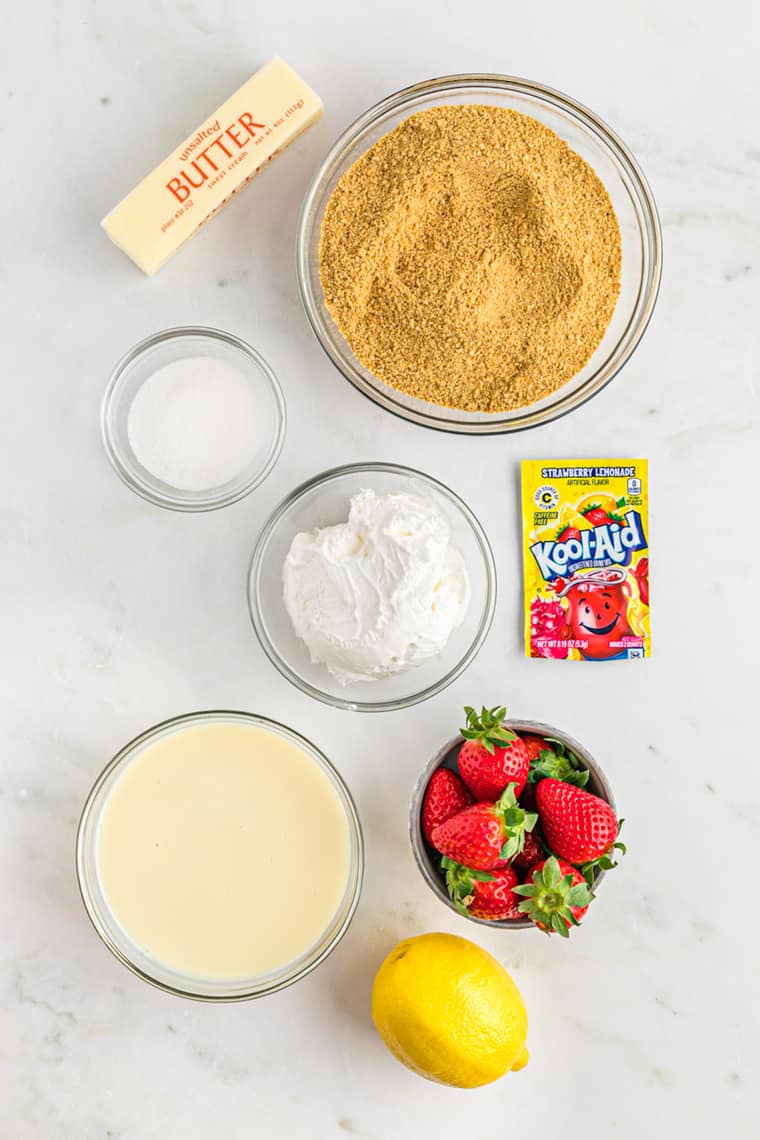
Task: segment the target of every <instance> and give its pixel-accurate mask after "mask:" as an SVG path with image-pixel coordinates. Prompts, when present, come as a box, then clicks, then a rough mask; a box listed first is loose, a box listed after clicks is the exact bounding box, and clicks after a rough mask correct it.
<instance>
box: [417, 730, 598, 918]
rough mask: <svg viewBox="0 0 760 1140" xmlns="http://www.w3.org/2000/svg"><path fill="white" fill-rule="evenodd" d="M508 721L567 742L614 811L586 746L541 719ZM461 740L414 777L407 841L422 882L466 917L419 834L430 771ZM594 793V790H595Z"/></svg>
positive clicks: (441, 750)
mask: <svg viewBox="0 0 760 1140" xmlns="http://www.w3.org/2000/svg"><path fill="white" fill-rule="evenodd" d="M508 723H509V725H510V727H511V728H514V729H515V730H516V731H517V732H527V733H534V734H535V735H537V736H554V737H556V738H557V739H558V740H561V741H562V742H563V744H566V745H567V746H568V747H569V748H571V749H572V751H573V752H574V753H575V754H576V755H577V756H579V757H580V759H581V760H582V761H583V763H584V764H586V765H587V766H588V769H589V771H590V772H591V775H592V776H593V778H594V780H595V781H596V783H597V785H598V787H599V791H600V794H601V798H602V799H604V800H606V801H607V803H608V804H609V805H610V807H611V808H612V810H613V811H615V812H616V807H615V797H614V795H613V791H612V787H611V785H610V782H609V780H608V779H607V776H606V774H605V772H604V771H603V769H602V768H601V767H600V765H599V763H598V762H597V760H596V759H595V758H594V757H593V756H592V755H591V753H590V752H589V750H588V748H586V746H585V745H584V744H581V743H580V741H578V740H576V739H575V738H574V737H573V736H571V735H570V734H569V733H568V732H565V730H564V729H560V728H556V727H555V726H554V725H551V724H545V723H544V722H543V721H538V720H523V719H522V718H520V717H514V716H510V717H508ZM463 743H464V740H463V738H462V736H461V735H459V734H457V735H456V736H454V737H452V738H451V740H449V741H448V742H447V743H446V744H444V745H443V746H442V747H441V748H439V749H438V751H437V752H436V753H435V755H434V756H433V757H432V758H431V759H430V760H429V761H428V762H427V764H426V765H425V767H424V768H423V769H422V771H421V772H420V774H419V776H418V777H417V781H416V783H415V785H414V790H413V791H412V798H411V801H410V803H409V840H410V844H411V848H412V854H413V856H414V861H415V863H416V864H417V870H418V871H419V872H420V874H421V875H422V878H423V879H424V880H425V883H426V884H427V886H428V887H429V888H430V890H431V891H432V892H433V894H434V895H435V896H436V898H438V899H440V901H441V902H442V903H445V905H446V906H447V907H448V908H449V910H451V911H453V913H454V914H456V915H458V916H459V917H460V918H465V916H464V915H463V914H461V912H460V911H458V910H457V908H456V906H455V905H454V903H453V901H452V900H451V899H450V898H449V896H448V894H447V893H446V891H445V890H444V888H443V884H442V883H441V881H440V878H439V877H438V876H437V875H434V874H433V872H432V871H431V869H430V861H431V856H430V855H429V853H428V845H427V843H426V842H425V839H424V837H423V835H422V823H421V817H422V804H423V801H424V798H425V791H426V789H427V786H428V783H429V781H430V778H431V776H432V775H433V772H435V770H436V769H437V768H439V767H440V765H441V764H442V763H443V762H444V760H445V759H446V757H447V756H448V755H449V753H450V752H451V751H452V749H454V748H456V747H457V745H461V744H463ZM595 794H596V793H595ZM606 873H607V872H606V871H604V870H600V871H599V872H598V874H597V876H596V878H595V880H594V889H596V888H597V887H598V886H599V884H600V883H601V882H602V880H603V879H604V877H605V875H606ZM466 921H467V922H477V923H478V924H479V925H480V926H486V927H490V928H491V929H492V930H531V929H532V930H537V929H538V927H537V926H536V924H535V923H534V922H533V921H532V920H531V919H530V918H512V919H498V920H496V921H494V920H493V919H487V918H477V917H476V916H475V915H472V914H468V915H467V916H466Z"/></svg>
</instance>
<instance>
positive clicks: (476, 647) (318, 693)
mask: <svg viewBox="0 0 760 1140" xmlns="http://www.w3.org/2000/svg"><path fill="white" fill-rule="evenodd" d="M371 471H380V472H383V473H385V474H392V475H402V476H404V477H405V478H410V479H420V480H422V482H423V483H429V484H432V486H433V487H434V488H435V489H436V490H437V491H438V492H439V493H440V494H442V495H443V498H444V499H447V500H448V501H449V502H451V503H453V504H454V506H455V507H457V508H458V509H459V511H460V513H461V514H462V515H463V516H464V518H465V521H466V522H467V524H468V525H469V527H470V529H471V531H472V533H473V535H474V536H475V540H476V542H477V545H478V549H479V551H480V553H481V556H482V558H483V565H484V567H485V578H486V593H485V599H484V603H483V611H482V613H481V616H480V620H479V622H478V627H477V630H476V632H475V636H474V637H473V640H472V642H471V643H470V645H469V647H468V649H467V651H466V652H465V653H464V654H463V655H462V657H461V658H460V659H459V661H458V662H457V663H456V665H454V666H453V667H452V668H451V669H450V670H449V671H448V672H447V673H445V674H444V676H443V677H441V678H439V680H438V681H436V682H435V683H434V684H431V685H428V686H426V687H425V688H424V689H420V690H419V691H418V692H415V693H412V694H410V695H409V696H407V697H399V698H393V699H389V700H385V701H361V700H350V699H341V698H340V697H338V696H335V695H333V694H331V693H326V692H325V691H324V690H323V689H319V688H317V687H316V686H315V685H312V684H310V682H308V681H306V680H304V678H302V677H300V676H299V675H298V673H296V672H295V670H293V669H291V667H290V666H289V665H288V664H287V663H286V662H285V661H283V659H282V657H281V656H280V654H279V653H278V652H277V650H276V648H275V647H274V645H273V644H272V642H271V639H270V638H269V636H268V635H267V633H266V632H265V630H264V628H263V625H262V623H261V621H260V620H259V617H258V605H257V604H256V603H257V599H258V595H259V590H258V576H259V572H260V569H261V559H262V556H263V553H264V548H265V546H266V544H267V542H268V540H269V538H270V537H271V535H272V533H273V531H274V530H275V528H276V527H277V525H278V524H279V523H280V522H281V521H282V518H283V516H284V515H285V514H286V513H287V511H288V510H289V509H290V507H292V506H293V504H294V503H296V502H297V501H298V500H299V499H300V498H302V497H303V496H304V495H306V494H308V492H310V491H313V490H314V489H315V488H316V487H319V486H321V485H322V484H323V483H327V482H329V481H331V480H333V479H336V478H339V477H341V476H343V475H354V474H359V473H363V472H371ZM496 594H497V573H496V562H495V559H494V556H493V551H492V549H491V544H490V542H489V540H488V535H487V534H486V532H485V529H484V528H483V526H482V524H481V523H480V521H479V520H478V518H477V516H476V515H475V513H474V512H473V511H472V510H471V509H470V507H468V505H467V503H465V501H464V500H463V499H462V498H460V496H459V495H458V494H457V493H456V491H452V490H451V488H450V487H447V486H446V484H445V483H442V482H441V481H440V480H439V479H436V478H435V477H434V476H433V475H428V474H427V473H426V472H424V471H418V470H417V469H416V468H414V467H406V466H404V465H403V464H400V463H383V462H381V461H367V462H362V463H346V464H343V465H341V466H338V467H330V468H328V469H327V470H326V471H321V472H319V473H318V474H317V475H314V476H312V478H310V479H306V480H305V481H304V482H303V483H300V484H299V485H298V486H297V487H295V488H294V489H293V490H292V491H291V492H290V493H289V494H288V495H286V496H285V498H284V499H283V500H282V501H281V502H280V503H278V505H277V506H276V507H275V508H274V510H273V511H272V512H271V514H270V515H269V517H268V519H267V520H266V522H265V523H264V525H263V527H262V528H261V530H260V531H259V534H258V537H257V539H256V544H255V546H254V549H253V554H252V556H251V562H250V566H249V570H248V580H247V596H248V613H249V615H250V618H251V623H252V625H253V628H254V632H255V633H256V637H257V638H258V641H259V644H260V645H261V648H262V649H263V650H264V652H265V654H266V655H267V657H268V658H269V660H270V661H271V662H272V664H273V665H274V666H275V668H276V669H278V670H279V672H280V673H281V675H282V676H283V677H285V679H286V680H288V681H290V683H291V684H292V685H295V687H296V688H297V689H300V690H301V692H302V693H306V694H307V696H310V697H313V698H314V699H315V700H318V701H322V702H323V704H327V705H331V706H332V707H333V708H338V709H344V710H346V711H348V712H372V713H375V712H396V711H398V710H399V709H404V708H410V707H411V706H413V705H416V704H421V703H422V702H423V701H426V700H428V699H429V698H430V697H433V696H435V695H436V694H437V693H440V692H442V691H443V690H444V689H446V688H448V686H449V685H450V684H451V683H452V682H453V681H455V680H456V678H457V677H459V676H460V675H461V674H462V673H463V672H464V671H465V669H467V668H468V667H469V665H470V664H471V663H472V662H473V661H474V660H475V658H476V657H477V655H478V653H479V652H480V650H481V648H482V646H483V643H484V642H485V640H486V637H487V636H488V632H489V630H490V628H491V624H492V622H493V617H494V612H495V609H496Z"/></svg>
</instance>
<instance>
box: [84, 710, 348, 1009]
mask: <svg viewBox="0 0 760 1140" xmlns="http://www.w3.org/2000/svg"><path fill="white" fill-rule="evenodd" d="M220 720H221V721H231V722H240V721H243V722H244V723H247V724H251V725H254V726H256V727H263V728H268V729H270V730H273V731H274V732H275V733H277V734H279V735H282V736H284V737H285V738H286V739H289V740H292V741H293V743H295V744H296V745H298V746H299V747H301V748H303V749H304V751H305V752H306V753H307V755H309V756H310V758H312V759H314V761H315V763H317V764H318V765H319V766H320V767H321V768H322V770H323V771H324V772H325V774H326V775H327V777H328V779H329V780H330V781H331V783H332V784H333V786H335V787H336V788H337V790H338V792H339V798H340V799H341V806H342V807H343V808H344V810H345V815H346V822H347V824H348V828H349V833H350V834H351V836H352V837H353V845H354V847H355V856H354V857H352V860H351V863H350V877H349V884H350V881H351V878H353V879H354V880H355V883H354V888H353V892H352V894H351V897H350V901H349V902H348V905H347V906H346V908H345V913H343V915H342V917H341V918H340V921H339V922H338V924H337V925H336V927H335V931H334V933H333V935H332V937H331V938H330V939H329V940H328V941H326V942H325V943H324V945H321V946H320V943H319V942H317V943H316V944H315V946H318V947H320V948H319V951H318V953H315V955H314V957H313V958H310V959H309V960H308V961H306V962H305V963H304V964H303V966H302V967H301V968H300V969H298V970H296V971H295V972H294V973H292V974H287V975H285V976H283V977H281V978H279V979H277V978H275V979H272V980H270V981H269V982H267V983H266V984H265V985H263V986H260V987H252V988H249V989H245V990H236V991H235V992H230V993H224V992H222V993H205V994H204V993H201V992H198V991H190V990H185V989H182V987H181V986H173V985H171V984H169V983H168V982H164V981H161V980H160V979H159V978H155V977H153V976H152V975H151V974H150V973H148V972H147V970H144V969H142V968H141V967H140V966H138V965H137V963H136V962H133V961H132V960H131V959H130V958H129V957H128V956H127V954H126V953H125V952H124V951H123V950H122V949H121V948H120V947H119V946H117V945H116V943H115V942H114V941H113V939H112V938H111V936H110V933H109V931H108V930H107V929H106V928H105V927H104V925H103V923H102V922H101V920H100V917H99V915H98V913H97V911H96V909H95V907H94V906H93V905H92V900H91V897H90V892H89V889H88V887H87V885H86V883H87V874H86V872H85V858H86V853H87V850H89V849H90V844H91V843H92V842H94V838H95V833H94V832H93V835H92V838H91V840H90V844H88V845H87V848H86V836H85V831H86V828H87V825H88V823H89V822H90V816H91V814H92V812H93V811H94V809H95V804H96V801H97V799H98V796H99V794H100V792H101V790H102V789H103V787H104V785H105V784H106V783H107V781H108V779H109V778H110V777H111V776H112V775H113V773H114V772H116V771H117V770H118V769H119V768H120V767H122V766H123V765H124V764H125V763H126V762H127V761H128V760H129V759H130V757H131V756H132V755H133V754H134V753H135V751H136V750H137V749H139V748H141V747H142V745H144V744H146V743H147V742H149V741H150V740H151V739H152V738H154V737H156V736H159V735H160V734H161V733H163V732H164V731H165V730H166V729H172V730H175V729H178V728H182V727H185V726H187V725H190V724H208V723H214V722H218V721H220ZM101 810H102V809H101ZM75 850H76V876H77V885H78V887H79V894H80V897H81V900H82V904H83V906H84V909H85V912H86V914H87V917H88V919H89V920H90V923H91V924H92V926H93V928H94V930H95V932H96V934H97V935H98V937H99V938H100V940H101V942H103V944H104V945H105V946H106V948H107V949H108V950H109V951H110V952H111V953H112V954H113V955H114V957H115V958H116V959H117V960H118V961H119V962H121V964H122V965H123V966H126V967H127V969H128V970H129V971H130V972H131V973H132V974H135V975H136V977H138V978H140V979H142V981H144V982H148V983H149V984H150V985H152V986H155V987H156V988H157V989H159V990H163V991H164V993H169V994H173V995H174V996H176V997H183V998H189V999H190V1000H192V1001H201V1002H237V1001H248V1000H251V999H254V998H259V997H266V996H267V995H268V994H272V993H276V992H277V991H278V990H282V989H286V988H287V987H288V986H290V985H293V984H294V983H295V982H298V981H300V980H301V978H304V977H306V975H307V974H310V973H311V972H312V970H315V969H316V968H317V966H319V965H320V964H321V963H322V962H323V961H324V960H325V958H327V957H328V956H329V955H330V954H331V953H332V951H333V950H334V949H335V947H336V946H337V945H338V943H339V942H340V941H341V939H342V938H343V936H344V934H345V933H346V931H347V930H348V928H349V926H350V925H351V921H352V919H353V917H354V914H355V913H356V908H357V907H358V905H359V900H360V898H361V893H362V886H363V883H364V866H365V856H364V833H363V831H362V825H361V820H360V818H359V813H358V811H357V808H356V803H355V801H354V798H353V796H352V794H351V791H350V789H349V787H348V785H347V783H346V781H345V780H344V779H343V776H342V775H341V773H340V772H339V771H338V769H337V768H336V767H335V765H334V764H333V763H332V761H331V760H330V759H329V758H328V757H327V756H326V754H325V753H324V752H323V751H322V749H321V748H318V747H317V745H316V744H314V743H313V742H312V741H311V740H309V739H308V737H306V736H304V735H303V734H302V733H300V732H298V731H296V729H293V728H290V727H289V726H288V725H286V724H283V723H282V722H281V721H277V720H274V719H273V718H272V717H266V716H262V715H261V714H259V713H249V712H244V711H241V710H239V709H201V710H198V711H196V712H189V713H181V714H180V715H179V716H173V717H168V718H167V719H166V720H163V721H160V722H159V723H157V724H154V725H151V726H150V727H149V728H146V729H144V730H143V731H142V732H140V733H138V735H137V736H135V737H133V738H132V739H131V740H130V741H128V742H127V743H126V744H125V745H124V746H123V747H122V748H120V749H119V751H118V752H117V753H116V754H115V755H114V756H113V757H112V758H111V759H110V760H109V761H108V763H107V764H106V765H105V766H104V767H103V768H102V770H101V771H100V772H99V774H98V776H97V777H96V779H95V781H94V782H93V784H92V787H91V788H90V791H89V792H88V794H87V798H86V799H85V802H84V806H83V808H82V812H81V815H80V817H79V823H78V825H77V835H76V848H75ZM339 915H340V911H339V910H338V911H336V916H335V917H336V920H337V918H338V916H339ZM202 982H203V979H202V978H201V979H200V983H201V984H202Z"/></svg>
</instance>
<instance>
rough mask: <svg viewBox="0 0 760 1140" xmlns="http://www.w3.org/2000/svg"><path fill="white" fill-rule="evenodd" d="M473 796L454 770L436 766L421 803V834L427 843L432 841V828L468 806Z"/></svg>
mask: <svg viewBox="0 0 760 1140" xmlns="http://www.w3.org/2000/svg"><path fill="white" fill-rule="evenodd" d="M473 798H474V797H473V795H472V792H471V791H470V789H469V788H466V787H465V786H464V784H463V783H462V781H461V780H460V778H459V776H457V774H456V772H452V771H451V770H450V769H449V768H436V770H435V772H433V775H432V776H431V777H430V781H429V783H428V786H427V788H426V790H425V799H424V800H423V803H422V834H423V835H424V836H425V839H426V840H427V841H428V843H431V844H432V842H433V839H432V835H433V828H434V827H437V826H438V824H439V823H444V822H445V821H446V820H447V819H451V817H452V815H456V814H457V812H459V811H462V810H463V809H464V808H466V807H469V806H470V804H471V803H472V802H473Z"/></svg>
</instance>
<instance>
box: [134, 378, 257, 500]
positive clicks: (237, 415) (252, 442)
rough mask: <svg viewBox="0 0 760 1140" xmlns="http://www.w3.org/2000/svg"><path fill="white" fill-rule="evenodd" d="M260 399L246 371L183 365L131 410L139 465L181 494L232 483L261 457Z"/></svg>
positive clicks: (151, 384)
mask: <svg viewBox="0 0 760 1140" xmlns="http://www.w3.org/2000/svg"><path fill="white" fill-rule="evenodd" d="M260 431H261V420H260V415H259V414H258V408H257V399H256V392H255V390H254V388H253V385H252V384H251V383H250V382H249V381H248V380H247V379H246V377H245V375H244V373H243V372H242V370H238V369H237V368H235V367H234V365H232V364H229V363H228V362H227V361H225V360H219V359H216V358H215V357H211V356H194V357H186V358H185V359H182V360H174V361H172V363H171V364H165V365H164V366H163V367H162V368H159V369H157V370H156V371H155V372H154V373H153V375H152V376H149V377H148V379H147V380H146V381H145V383H144V384H143V385H142V387H141V388H140V390H139V391H138V393H137V395H136V396H135V398H134V400H133V402H132V406H131V408H130V409H129V417H128V420H127V434H128V436H129V443H130V446H131V448H132V450H133V452H134V453H135V457H136V458H137V460H138V462H139V463H140V464H141V465H142V466H143V467H145V468H146V469H147V470H148V471H150V472H151V474H152V475H154V476H155V477H156V478H157V479H161V480H162V481H163V482H164V483H168V484H169V485H170V486H172V487H176V488H177V489H178V490H183V491H205V490H209V489H210V488H212V487H220V486H222V485H223V484H225V483H229V481H230V480H231V479H234V478H235V477H236V476H237V475H239V474H240V473H241V472H242V471H243V470H244V469H245V468H246V467H247V466H248V464H249V463H250V462H251V460H252V459H253V457H254V455H255V454H256V452H257V451H258V449H259V443H260V441H259V433H260Z"/></svg>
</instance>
